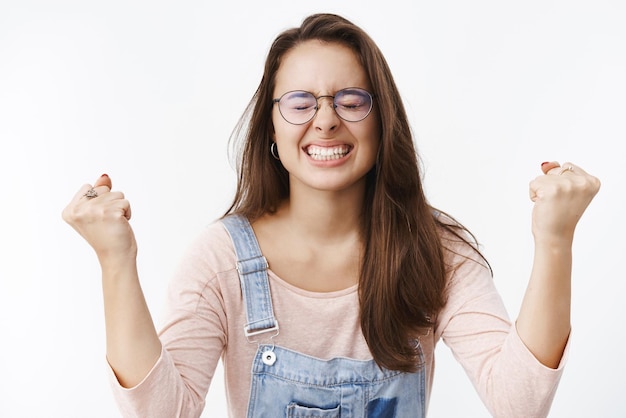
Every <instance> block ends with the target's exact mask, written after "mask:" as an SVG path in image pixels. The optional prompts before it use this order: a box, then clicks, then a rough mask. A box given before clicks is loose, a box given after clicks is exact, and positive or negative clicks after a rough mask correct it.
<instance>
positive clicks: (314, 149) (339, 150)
mask: <svg viewBox="0 0 626 418" xmlns="http://www.w3.org/2000/svg"><path fill="white" fill-rule="evenodd" d="M350 149H351V147H350V146H348V145H339V146H336V147H320V146H317V145H310V146H309V147H307V149H306V153H307V154H309V156H310V157H311V158H313V159H314V160H317V161H327V160H338V159H339V158H343V157H345V156H346V155H347V154H348V153H349V152H350Z"/></svg>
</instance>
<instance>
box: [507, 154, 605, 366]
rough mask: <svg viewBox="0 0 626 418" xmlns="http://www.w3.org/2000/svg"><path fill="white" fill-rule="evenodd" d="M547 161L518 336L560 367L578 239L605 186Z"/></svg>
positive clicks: (536, 187) (534, 188)
mask: <svg viewBox="0 0 626 418" xmlns="http://www.w3.org/2000/svg"><path fill="white" fill-rule="evenodd" d="M565 167H572V169H571V170H564V169H562V168H561V167H560V166H559V164H558V163H544V164H543V165H542V170H543V172H544V175H543V176H540V177H538V178H537V179H535V180H534V181H533V182H531V184H530V197H531V199H532V200H533V202H535V206H534V208H533V223H532V231H533V236H534V239H535V253H534V262H533V268H532V271H531V275H530V280H529V283H528V287H527V290H526V293H525V295H524V300H523V302H522V306H521V309H520V313H519V316H518V318H517V323H516V324H517V332H518V333H519V336H520V338H521V339H522V341H523V342H524V344H525V345H526V346H527V347H528V349H529V350H530V352H531V353H533V355H534V356H535V357H536V358H537V360H539V361H540V362H541V363H542V364H544V365H545V366H547V367H551V368H556V367H557V366H558V364H559V362H560V360H561V357H562V355H563V350H564V348H565V345H566V343H567V339H568V336H569V333H570V304H571V270H572V241H573V239H574V229H575V227H576V224H577V222H578V220H579V219H580V217H581V216H582V214H583V212H584V210H585V209H586V208H587V206H588V205H589V203H590V202H591V200H592V199H593V197H594V196H595V194H596V193H597V192H598V190H599V188H600V182H599V181H598V179H597V178H595V177H593V176H590V175H589V174H587V173H586V172H585V171H583V170H582V169H581V168H579V167H576V166H574V165H573V164H570V163H566V164H565Z"/></svg>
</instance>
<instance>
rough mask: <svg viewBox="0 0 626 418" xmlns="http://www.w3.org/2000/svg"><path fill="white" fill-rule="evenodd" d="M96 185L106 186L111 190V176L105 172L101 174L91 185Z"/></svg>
mask: <svg viewBox="0 0 626 418" xmlns="http://www.w3.org/2000/svg"><path fill="white" fill-rule="evenodd" d="M98 186H107V187H108V188H109V190H111V187H112V186H113V184H112V183H111V178H110V177H109V176H108V175H107V174H103V175H101V176H100V177H98V180H96V182H95V183H94V185H93V187H98Z"/></svg>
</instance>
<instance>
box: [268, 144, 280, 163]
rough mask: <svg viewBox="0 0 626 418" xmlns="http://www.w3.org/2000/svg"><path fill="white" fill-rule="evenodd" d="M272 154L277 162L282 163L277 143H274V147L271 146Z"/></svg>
mask: <svg viewBox="0 0 626 418" xmlns="http://www.w3.org/2000/svg"><path fill="white" fill-rule="evenodd" d="M270 154H272V157H274V159H275V160H278V161H280V157H279V156H278V149H277V148H276V142H272V145H270Z"/></svg>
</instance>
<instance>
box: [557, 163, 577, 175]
mask: <svg viewBox="0 0 626 418" xmlns="http://www.w3.org/2000/svg"><path fill="white" fill-rule="evenodd" d="M567 171H571V172H573V171H574V167H572V166H571V165H568V166H567V167H563V168H562V169H561V171H560V172H559V176H560V175H561V174H563V173H565V172H567Z"/></svg>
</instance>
